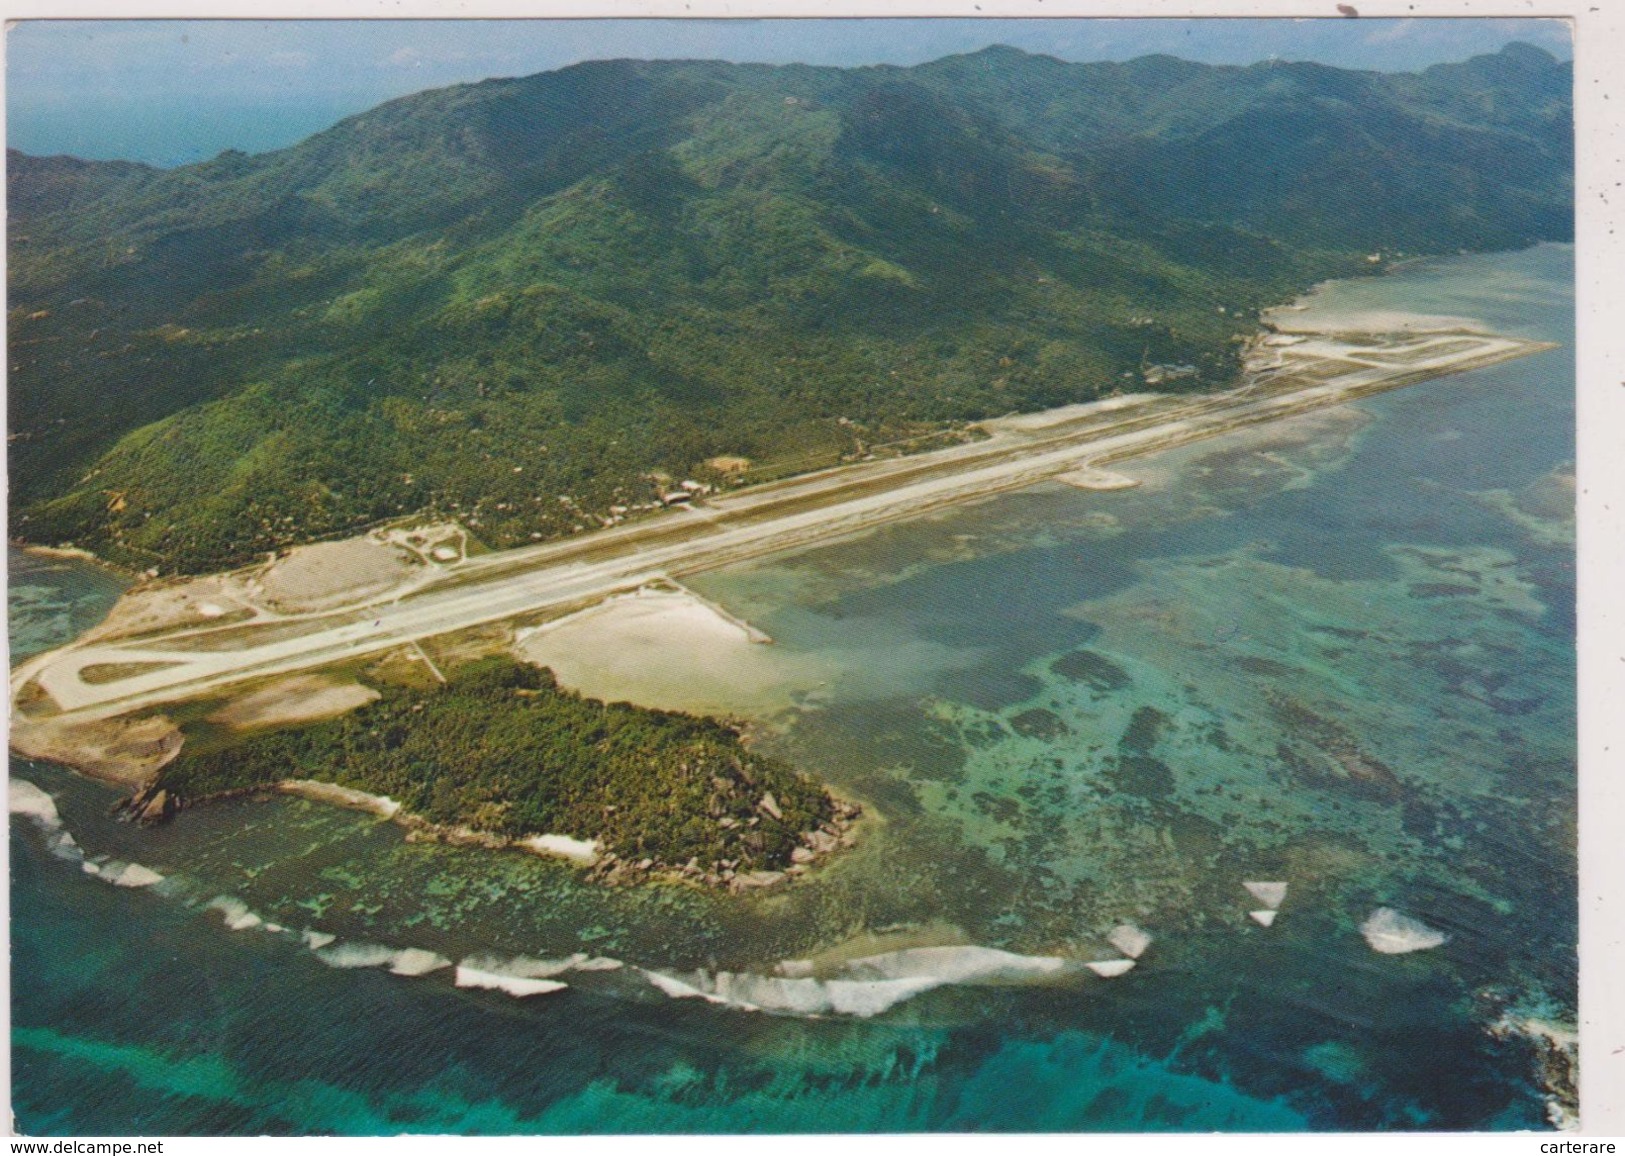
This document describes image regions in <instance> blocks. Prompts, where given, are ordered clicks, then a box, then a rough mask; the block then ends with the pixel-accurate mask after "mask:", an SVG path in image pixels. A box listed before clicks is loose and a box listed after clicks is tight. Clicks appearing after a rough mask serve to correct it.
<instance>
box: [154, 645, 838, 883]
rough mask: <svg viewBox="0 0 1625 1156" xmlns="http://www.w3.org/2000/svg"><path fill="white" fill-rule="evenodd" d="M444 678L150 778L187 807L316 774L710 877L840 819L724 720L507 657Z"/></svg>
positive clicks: (509, 828)
mask: <svg viewBox="0 0 1625 1156" xmlns="http://www.w3.org/2000/svg"><path fill="white" fill-rule="evenodd" d="M449 677H450V681H449V682H448V683H447V684H446V685H444V686H440V687H437V688H435V689H433V690H427V691H425V690H409V689H406V688H403V687H399V686H386V687H383V688H381V690H382V697H381V698H379V699H378V700H377V701H375V702H373V703H371V704H369V705H367V706H365V707H362V708H361V709H359V710H357V711H354V712H353V713H351V714H348V715H345V716H343V717H341V718H337V719H333V720H331V721H328V722H323V723H317V724H314V725H311V726H305V727H299V728H296V729H289V730H279V731H272V732H262V733H259V734H256V735H251V736H247V737H244V738H243V739H242V740H241V741H238V742H233V743H230V744H228V745H226V746H224V747H215V748H213V749H211V750H208V751H206V752H204V753H197V752H194V751H183V753H182V754H181V755H180V757H179V758H177V759H176V760H175V761H174V762H173V763H171V764H169V765H168V766H167V767H165V768H164V769H163V770H162V771H161V772H160V773H159V776H158V779H157V782H156V784H155V786H156V787H158V788H162V789H164V790H167V791H168V792H169V793H170V794H171V795H174V796H177V797H178V798H179V800H181V801H182V803H184V802H185V801H188V800H197V799H201V798H205V797H207V796H210V795H216V794H220V793H222V792H227V791H237V790H242V789H244V788H251V787H258V786H269V785H271V784H274V783H277V782H280V781H282V780H284V779H314V780H317V781H320V782H326V783H335V784H337V785H339V786H341V787H350V788H353V789H355V790H360V791H366V792H368V793H371V794H382V795H388V796H389V797H390V798H392V799H394V800H396V801H397V802H399V803H400V804H401V805H402V806H403V807H404V808H405V809H406V810H407V811H408V812H409V813H411V814H413V815H415V816H417V817H419V818H422V819H427V820H429V821H430V822H432V823H437V824H442V825H445V826H466V827H470V828H473V829H474V830H476V831H481V832H487V833H490V834H493V835H500V836H505V837H509V838H518V837H523V836H526V835H541V834H557V835H569V836H571V837H573V838H577V839H598V840H600V841H601V843H602V845H603V847H604V849H605V850H608V851H612V852H614V853H615V854H616V855H618V856H619V857H620V858H621V859H623V860H628V861H634V862H635V861H638V860H641V859H643V858H652V859H653V860H654V861H655V863H656V864H657V865H665V866H669V867H681V866H683V865H684V864H685V863H687V862H688V860H689V859H690V858H694V859H697V860H698V866H699V869H700V870H702V871H712V870H715V869H716V867H717V865H718V864H719V863H724V862H726V863H727V864H728V865H730V866H731V867H733V868H734V869H736V870H738V871H740V872H746V871H751V870H759V869H773V868H782V867H785V866H787V865H789V862H790V853H791V852H792V851H793V850H795V848H796V847H797V846H799V845H800V843H799V840H800V836H801V835H802V834H803V833H805V832H811V831H814V830H816V829H817V828H818V827H819V825H820V824H823V823H827V822H829V821H830V820H832V819H833V818H834V817H835V805H834V803H833V802H832V800H831V799H830V797H829V796H828V795H827V794H826V793H825V792H824V791H823V789H822V788H820V787H819V786H818V785H817V784H815V783H813V782H812V781H811V780H810V779H808V778H806V777H805V776H804V775H801V774H799V773H797V772H796V771H794V770H792V769H791V768H789V767H788V766H786V765H785V764H783V763H781V762H778V761H777V760H774V759H771V758H767V757H764V756H762V755H758V754H755V753H753V752H751V751H749V750H747V749H746V748H745V747H744V746H743V745H742V744H741V742H740V738H739V735H738V733H737V732H736V731H734V730H732V729H731V728H729V727H727V726H725V725H723V724H722V723H719V722H715V721H712V720H709V719H702V718H696V717H694V716H692V715H686V714H677V713H672V712H668V711H657V710H647V709H644V708H642V707H636V706H631V705H629V704H627V703H609V704H606V703H602V702H599V701H597V700H596V699H590V698H583V697H582V696H580V695H578V694H574V693H572V692H570V691H567V690H564V689H561V688H560V687H559V686H558V685H557V684H556V683H555V682H554V680H553V676H552V673H551V672H550V671H547V670H545V669H540V668H537V667H534V666H530V665H527V664H524V663H519V662H516V661H514V660H513V659H511V658H507V657H495V658H486V659H480V660H478V661H474V662H470V663H467V664H466V665H464V666H462V667H459V668H456V669H454V670H453V671H452V672H451V673H450V676H449ZM764 799H768V800H769V803H768V804H765V805H764V803H763V800H764ZM775 810H776V811H777V814H775V813H774V811H775Z"/></svg>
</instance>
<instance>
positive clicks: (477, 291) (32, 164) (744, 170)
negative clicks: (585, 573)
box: [7, 46, 1572, 570]
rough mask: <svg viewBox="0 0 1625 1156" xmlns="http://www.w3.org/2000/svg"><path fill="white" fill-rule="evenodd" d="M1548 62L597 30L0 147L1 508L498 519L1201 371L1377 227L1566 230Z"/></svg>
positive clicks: (550, 530)
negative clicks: (92, 134) (218, 145)
mask: <svg viewBox="0 0 1625 1156" xmlns="http://www.w3.org/2000/svg"><path fill="white" fill-rule="evenodd" d="M1525 49H1527V51H1526V50H1525ZM1571 84H1572V77H1571V70H1570V68H1569V66H1568V65H1567V64H1565V63H1560V62H1558V61H1556V60H1555V59H1554V58H1552V57H1550V56H1549V54H1546V53H1544V52H1542V51H1541V50H1539V49H1534V48H1528V47H1527V46H1521V47H1519V48H1517V49H1509V50H1504V51H1503V52H1502V53H1498V54H1495V55H1494V56H1492V57H1479V58H1474V59H1473V60H1469V61H1465V62H1461V63H1459V64H1449V65H1434V66H1432V67H1430V68H1428V69H1426V70H1423V71H1422V72H1419V73H1400V74H1386V73H1367V72H1346V71H1343V70H1338V69H1329V68H1326V67H1325V66H1311V65H1294V64H1277V65H1265V64H1261V65H1252V66H1246V67H1236V66H1208V65H1200V64H1192V63H1190V62H1185V61H1178V60H1177V59H1176V58H1166V59H1163V58H1158V57H1145V58H1140V59H1139V60H1136V61H1131V62H1127V63H1124V64H1111V65H1089V64H1069V63H1066V62H1062V61H1058V60H1055V59H1054V58H1051V57H1041V56H1035V55H1032V54H1028V53H1023V52H1021V51H1020V50H1018V49H1007V48H1003V47H1002V46H995V47H992V48H989V49H984V50H982V51H981V52H978V53H974V54H965V55H961V56H956V57H947V58H943V59H942V60H938V61H933V62H930V63H928V64H923V65H918V66H914V67H912V68H900V67H895V66H890V67H886V68H874V69H834V68H821V67H814V66H806V65H790V66H767V65H731V64H726V63H721V62H711V61H653V62H650V61H604V62H586V63H583V64H579V65H573V66H570V67H569V68H566V69H561V70H557V71H554V72H548V73H540V74H536V75H535V76H531V77H524V78H516V79H515V78H509V79H493V80H486V81H481V82H478V83H475V84H468V85H458V86H453V87H451V88H445V89H436V90H429V91H426V92H423V93H417V94H413V95H410V96H406V97H401V98H398V99H396V100H394V101H390V102H386V103H385V104H382V105H379V106H378V107H376V108H374V109H371V110H368V111H367V112H364V113H360V114H357V115H356V116H353V117H349V118H346V119H345V120H343V121H341V122H339V123H338V124H336V125H334V126H332V127H331V128H329V129H326V130H324V131H323V132H321V133H317V134H315V135H313V136H312V137H310V138H307V140H305V141H304V142H301V143H300V144H298V145H295V146H292V147H290V148H288V149H283V150H278V151H276V152H272V153H265V154H260V155H258V156H253V157H250V156H246V155H244V154H240V153H235V154H234V153H230V152H227V153H223V154H221V155H220V156H218V157H215V158H214V159H212V160H210V161H206V162H202V163H200V164H198V165H191V166H186V167H184V168H181V169H173V170H162V169H154V168H151V167H149V166H143V165H137V164H133V163H128V162H85V161H76V160H73V159H72V158H62V157H51V158H33V157H26V156H23V155H22V154H17V153H13V152H8V177H7V185H8V194H9V197H8V199H9V206H8V207H9V212H10V214H11V249H10V257H11V265H10V267H11V270H12V272H11V274H10V288H11V295H12V300H11V310H10V316H9V324H10V329H11V334H12V346H13V349H12V366H11V377H10V381H11V385H10V389H11V402H12V405H11V412H12V415H13V416H12V429H11V431H10V433H11V437H12V474H11V480H12V492H13V499H12V500H13V514H14V516H13V521H12V526H13V534H14V535H17V536H19V537H21V538H22V539H24V540H29V541H39V542H52V543H55V542H62V541H73V542H75V543H77V544H80V545H83V546H88V547H90V548H92V549H95V550H97V551H98V552H99V553H102V554H104V555H106V556H108V557H109V558H111V559H112V560H114V561H119V562H123V563H124V564H127V565H132V566H139V567H140V568H147V567H148V566H156V567H158V568H160V569H164V570H172V569H180V570H199V569H210V568H219V567H222V566H227V565H232V564H236V563H239V562H241V561H245V560H247V559H249V558H250V557H252V556H254V555H255V554H257V553H262V552H263V551H265V550H267V549H276V548H278V547H279V546H283V545H287V544H291V543H293V542H297V541H301V540H306V539H308V538H310V537H315V536H320V535H324V534H330V533H335V532H343V531H345V530H347V529H353V528H355V527H358V526H361V525H364V524H367V523H370V522H374V521H377V520H380V519H385V518H389V517H394V516H404V515H407V514H412V513H416V512H420V511H422V512H431V513H435V514H440V515H447V516H455V517H459V518H463V519H465V520H467V521H470V522H471V524H472V526H473V528H474V529H475V531H476V533H478V534H480V535H481V536H482V537H484V538H486V539H487V540H488V541H489V542H490V544H492V545H499V546H500V545H511V544H515V543H517V542H520V541H530V540H535V539H536V538H538V537H542V538H545V537H552V536H556V535H558V534H561V533H571V532H575V530H576V528H577V527H583V528H585V527H589V526H594V525H598V524H600V523H601V522H603V521H605V520H610V519H615V518H619V517H622V516H624V515H625V513H626V512H628V511H633V508H635V507H638V506H647V505H650V504H652V502H653V501H655V500H656V495H657V493H658V490H659V487H660V485H662V484H663V483H661V482H659V481H658V480H654V481H651V480H650V479H651V477H653V476H656V475H660V474H665V475H670V476H674V477H687V476H696V475H703V477H704V480H707V481H711V482H714V483H718V484H720V483H722V482H723V481H725V480H726V479H725V478H724V476H722V474H721V473H719V472H718V471H717V470H715V469H711V470H710V472H707V466H706V465H705V463H706V462H708V461H710V460H712V459H716V458H719V457H743V458H748V459H750V460H751V462H752V463H753V466H752V474H751V475H750V476H751V477H752V478H753V479H754V478H759V477H765V476H774V475H775V474H778V473H783V472H790V471H793V470H794V469H797V468H808V467H810V466H812V465H821V464H832V463H833V462H834V461H837V460H840V458H841V457H842V456H843V455H848V456H850V455H856V454H861V453H863V452H868V450H869V447H871V446H874V445H876V444H878V443H883V442H888V441H893V440H896V439H898V438H905V439H906V438H913V437H927V438H928V437H929V436H930V435H933V434H936V433H942V432H946V434H947V435H949V436H951V435H952V432H953V431H954V430H955V429H957V428H959V427H960V426H961V425H962V424H963V423H965V422H969V421H974V420H977V419H980V418H985V417H988V416H992V415H994V414H996V413H1002V412H1008V411H1009V410H1011V409H1017V408H1037V407H1041V406H1046V405H1055V404H1063V403H1067V402H1072V401H1082V400H1089V399H1090V398H1092V397H1098V396H1102V395H1105V394H1108V393H1110V392H1112V391H1114V390H1119V389H1122V388H1125V387H1132V388H1141V387H1142V386H1141V384H1140V382H1139V378H1138V373H1139V370H1140V369H1141V368H1142V367H1143V365H1144V364H1146V363H1154V362H1161V361H1175V362H1181V363H1189V364H1192V365H1195V366H1197V367H1198V369H1199V375H1198V376H1197V378H1196V379H1194V380H1187V381H1186V382H1185V384H1188V385H1191V386H1192V387H1196V388H1213V387H1217V386H1219V385H1222V384H1224V383H1225V382H1227V381H1228V380H1229V378H1230V375H1232V374H1233V373H1234V370H1235V367H1236V364H1237V355H1238V350H1239V348H1240V344H1241V342H1242V341H1244V340H1245V339H1246V338H1247V337H1248V336H1250V334H1251V333H1252V332H1253V331H1254V330H1255V329H1256V324H1257V320H1256V319H1257V314H1258V311H1259V310H1260V309H1262V308H1264V307H1266V306H1268V305H1270V304H1273V303H1276V302H1278V301H1280V300H1283V299H1285V298H1286V297H1289V296H1291V295H1292V294H1294V293H1296V292H1298V291H1301V290H1302V289H1303V288H1306V287H1307V286H1308V285H1309V284H1312V283H1313V282H1315V281H1318V280H1322V279H1325V278H1326V277H1331V276H1341V275H1350V274H1354V273H1358V272H1363V271H1367V270H1369V269H1370V268H1372V267H1373V265H1372V263H1371V262H1369V261H1367V259H1366V258H1367V256H1368V255H1369V254H1370V253H1372V252H1380V253H1386V254H1394V253H1397V252H1406V253H1410V254H1416V253H1428V252H1451V251H1454V250H1456V249H1458V248H1469V249H1486V248H1506V247H1513V246H1517V245H1522V244H1527V243H1531V242H1533V241H1538V240H1564V239H1568V237H1569V236H1571V235H1572V232H1571V230H1572V180H1571V177H1570V175H1569V174H1570V172H1571V170H1572V139H1571V137H1570V135H1569V132H1570V130H1569V112H1568V109H1569V105H1568V102H1567V93H1568V87H1569V86H1570V85H1571ZM564 499H568V501H565V500H564ZM617 509H621V510H622V513H616V512H615V511H616V510H617ZM634 512H635V511H634Z"/></svg>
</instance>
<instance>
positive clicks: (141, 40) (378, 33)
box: [6, 19, 1572, 166]
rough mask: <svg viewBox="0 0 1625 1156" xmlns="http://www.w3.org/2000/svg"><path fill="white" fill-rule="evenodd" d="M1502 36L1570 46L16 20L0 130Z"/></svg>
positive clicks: (1108, 24)
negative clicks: (690, 81)
mask: <svg viewBox="0 0 1625 1156" xmlns="http://www.w3.org/2000/svg"><path fill="white" fill-rule="evenodd" d="M1514 40H1523V41H1526V42H1528V43H1531V44H1536V45H1539V46H1540V47H1542V48H1545V49H1546V50H1547V51H1549V52H1551V53H1553V54H1554V55H1556V56H1560V57H1565V58H1566V57H1569V56H1571V55H1572V48H1571V44H1570V40H1569V31H1568V26H1567V25H1566V24H1565V23H1563V22H1561V21H1553V20H1516V19H1456V20H1438V19H1435V20H1428V19H1396V20H1375V19H1360V20H1341V19H1336V20H1223V19H1218V20H1215V19H1207V20H1147V19H1139V20H1130V19H1092V20H1090V19H1070V20H1038V19H936V20H921V19H907V20H874V19H871V20H711V19H707V20H484V21H481V20H446V21H404V20H403V21H390V20H375V21H360V20H347V21H247V20H231V21H228V20H215V21H179V20H174V21H169V20H126V21H22V22H19V23H17V24H14V25H13V26H11V27H10V29H9V30H8V32H7V35H6V119H7V125H6V136H7V144H8V145H9V146H10V147H12V148H18V149H21V150H23V151H24V152H29V153H35V154H52V153H69V154H72V155H75V156H81V157H86V158H90V159H97V160H109V159H124V160H139V161H145V162H147V163H149V164H157V165H164V166H170V165H177V164H185V163H189V162H192V161H198V160H204V159H207V158H209V157H212V156H214V155H216V154H218V153H219V152H221V151H222V150H224V149H227V148H236V149H241V150H243V151H245V152H264V151H266V150H269V149H275V148H283V147H286V146H287V145H290V144H294V143H296V142H297V141H299V140H302V139H303V138H305V137H306V136H309V135H310V134H311V133H313V132H317V131H320V130H321V129H323V128H326V127H328V126H329V125H332V124H333V123H335V122H336V121H338V120H340V119H342V118H343V117H345V116H349V115H351V114H353V113H357V112H361V111H363V110H365V109H368V108H371V107H373V106H374V105H376V104H379V103H381V102H382V101H385V100H388V99H390V98H392V97H396V96H403V95H405V94H407V93H410V92H417V91H420V90H422V89H425V88H437V87H441V86H443V85H448V84H456V83H461V82H466V81H475V80H483V79H486V78H487V77H492V76H524V75H528V74H530V73H535V72H543V71H547V70H550V69H555V68H561V67H564V66H565V65H568V64H574V63H576V62H578V61H582V60H593V59H606V58H616V57H638V58H645V59H649V58H691V59H692V58H706V59H722V60H732V61H737V62H758V63H767V64H783V63H791V62H800V63H807V64H828V65H841V66H854V65H865V64H883V63H884V64H901V65H908V64H918V63H921V62H923V61H927V60H934V59H937V58H938V57H942V56H947V55H950V54H953V53H960V52H974V51H976V50H977V49H980V48H984V47H986V46H987V45H989V44H1009V45H1013V46H1015V47H1017V48H1022V49H1025V50H1027V51H1029V52H1042V53H1048V54H1050V55H1052V56H1057V57H1060V58H1061V59H1063V60H1071V61H1090V60H1127V59H1131V58H1133V57H1136V56H1143V55H1146V54H1147V53H1152V52H1166V53H1170V54H1172V55H1175V56H1181V57H1184V58H1186V59H1189V60H1199V61H1204V62H1207V63H1212V64H1252V63H1255V62H1257V61H1260V60H1265V59H1268V58H1270V57H1277V58H1279V59H1282V60H1313V61H1319V62H1321V63H1324V64H1331V65H1336V66H1338V67H1343V68H1366V69H1380V70H1383V71H1411V70H1415V69H1419V68H1425V67H1426V66H1427V65H1429V64H1433V63H1437V62H1440V61H1448V60H1462V59H1465V58H1466V57H1468V56H1473V55H1476V54H1478V53H1483V52H1495V51H1497V50H1499V49H1500V48H1501V47H1502V46H1503V45H1505V44H1508V43H1510V42H1512V41H1514Z"/></svg>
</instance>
